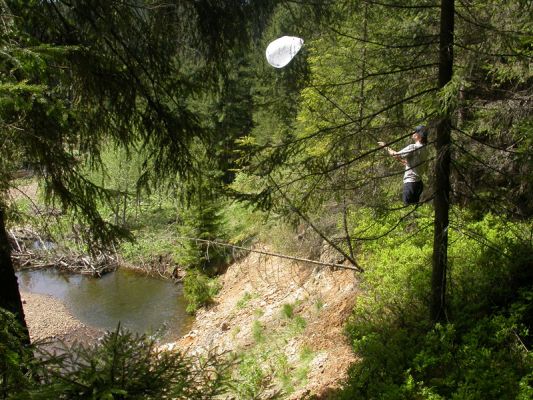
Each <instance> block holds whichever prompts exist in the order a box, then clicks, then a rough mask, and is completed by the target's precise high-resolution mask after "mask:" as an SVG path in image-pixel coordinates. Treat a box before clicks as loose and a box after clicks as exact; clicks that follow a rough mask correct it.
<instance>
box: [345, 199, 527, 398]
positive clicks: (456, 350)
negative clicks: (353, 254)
mask: <svg viewBox="0 0 533 400" xmlns="http://www.w3.org/2000/svg"><path fill="white" fill-rule="evenodd" d="M419 212H420V214H419V216H418V218H417V219H416V220H414V221H402V222H401V223H400V224H399V225H398V227H397V228H396V231H394V230H393V232H392V233H391V234H389V235H388V236H387V237H385V238H384V239H383V240H380V241H379V243H378V242H373V243H368V244H365V245H364V246H363V249H362V252H363V254H365V256H366V257H365V260H364V261H365V263H366V265H365V267H366V273H365V275H364V282H363V283H362V286H363V287H364V289H365V291H364V293H363V294H362V295H361V296H360V298H359V299H358V304H357V305H356V307H355V309H354V312H353V315H352V317H351V319H350V321H349V324H348V326H347V333H348V335H349V336H350V338H351V340H352V342H353V346H354V350H355V352H356V353H357V354H358V355H359V356H360V357H361V361H359V362H357V363H355V364H354V365H353V366H352V368H351V370H350V373H349V378H348V380H347V382H346V385H345V387H344V389H343V390H342V391H340V392H339V393H338V394H337V397H338V398H341V399H344V398H345V399H353V398H361V399H482V398H483V399H485V398H486V399H489V398H490V399H516V398H529V397H528V396H530V395H531V393H532V391H533V389H532V387H533V385H532V379H531V377H532V376H533V357H532V356H531V354H530V352H529V350H528V349H529V348H530V347H531V344H532V343H533V338H532V336H531V334H530V332H531V329H532V327H533V323H532V317H531V316H532V315H533V301H532V300H533V271H532V267H531V266H532V265H533V263H532V262H531V261H532V260H533V248H532V243H531V242H530V241H529V238H528V236H527V235H524V233H526V234H527V233H528V232H529V229H527V227H524V226H522V225H521V224H519V223H509V222H505V221H504V220H503V219H501V218H497V217H494V216H492V215H487V216H486V217H485V218H484V219H482V220H479V221H472V220H471V219H469V217H468V216H467V215H462V214H460V213H456V216H455V217H456V220H455V221H453V222H452V224H455V226H456V227H460V228H458V229H455V230H453V231H451V232H450V249H449V261H450V272H449V282H450V285H449V293H448V296H449V297H448V298H449V315H448V318H449V322H448V323H447V324H443V325H435V326H434V325H432V323H431V321H430V320H429V317H428V312H427V309H428V298H429V286H430V268H431V267H430V265H431V262H430V258H429V255H430V253H431V248H430V243H428V241H429V240H430V238H431V235H429V232H428V231H427V230H429V231H430V229H427V230H426V232H424V233H423V234H420V233H418V232H419V231H417V230H413V225H416V226H415V227H416V228H418V229H420V228H421V227H423V226H424V225H425V220H426V217H427V216H426V214H427V212H428V211H427V210H424V209H423V208H422V209H420V210H419ZM365 213H366V215H365ZM358 217H359V220H358V224H359V227H360V229H365V233H366V234H368V233H369V232H370V233H372V234H374V235H379V234H381V233H383V232H386V231H387V230H388V229H390V228H392V223H393V221H394V220H396V221H398V216H397V215H392V216H388V217H385V216H384V217H379V216H375V215H372V214H371V213H370V212H369V211H368V210H367V211H363V212H361V213H360V214H359V215H358ZM376 218H378V219H379V222H377V223H376ZM525 228H526V229H525ZM372 231H373V232H372ZM396 232H398V234H397V233H396ZM408 232H410V233H411V235H410V236H406V233H408ZM412 232H414V233H412ZM402 235H403V236H404V237H401V236H402Z"/></svg>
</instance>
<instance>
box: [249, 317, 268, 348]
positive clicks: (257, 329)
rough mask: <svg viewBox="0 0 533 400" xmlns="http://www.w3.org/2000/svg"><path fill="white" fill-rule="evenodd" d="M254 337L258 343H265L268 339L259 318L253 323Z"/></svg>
mask: <svg viewBox="0 0 533 400" xmlns="http://www.w3.org/2000/svg"><path fill="white" fill-rule="evenodd" d="M252 337H253V338H254V341H255V342H256V343H263V342H264V341H265V339H266V336H265V328H264V326H263V324H261V322H260V321H259V320H257V319H256V320H255V321H254V323H253V325H252Z"/></svg>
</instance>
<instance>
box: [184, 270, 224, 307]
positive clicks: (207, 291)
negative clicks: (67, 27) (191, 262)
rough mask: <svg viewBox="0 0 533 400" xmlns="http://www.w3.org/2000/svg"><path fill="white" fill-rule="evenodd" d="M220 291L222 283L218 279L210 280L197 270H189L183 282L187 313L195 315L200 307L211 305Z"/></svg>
mask: <svg viewBox="0 0 533 400" xmlns="http://www.w3.org/2000/svg"><path fill="white" fill-rule="evenodd" d="M219 290H220V283H219V282H218V280H217V279H216V278H209V277H208V276H207V275H205V274H203V273H202V272H200V271H198V270H196V269H190V270H188V271H187V274H186V275H185V278H184V280H183V295H184V296H185V299H186V300H187V312H189V313H191V314H193V313H195V312H196V311H197V310H198V309H199V308H200V307H203V306H206V305H208V304H211V303H212V302H213V297H214V296H216V294H217V293H218V291H219Z"/></svg>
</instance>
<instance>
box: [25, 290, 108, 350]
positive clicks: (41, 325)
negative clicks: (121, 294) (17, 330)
mask: <svg viewBox="0 0 533 400" xmlns="http://www.w3.org/2000/svg"><path fill="white" fill-rule="evenodd" d="M21 296H22V302H23V307H24V314H25V316H26V324H27V325H28V330H29V331H30V337H31V340H32V341H36V340H53V341H55V340H59V341H63V342H65V343H67V344H70V343H73V342H75V341H77V342H82V343H86V344H88V343H91V342H93V341H94V340H96V339H97V338H98V337H100V336H101V335H102V334H103V332H102V331H100V330H98V329H95V328H93V327H90V326H87V325H85V324H83V323H82V322H80V321H79V320H77V319H76V318H74V317H73V316H72V315H71V314H70V312H69V311H68V309H67V308H66V307H65V305H64V304H63V303H62V302H61V301H60V300H58V299H56V298H54V297H52V296H47V295H42V294H36V293H29V292H23V293H21Z"/></svg>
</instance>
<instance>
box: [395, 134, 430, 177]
mask: <svg viewBox="0 0 533 400" xmlns="http://www.w3.org/2000/svg"><path fill="white" fill-rule="evenodd" d="M396 155H398V156H400V157H401V158H402V159H404V160H405V161H406V164H405V173H404V174H403V182H404V183H406V182H418V181H420V180H422V172H423V169H424V167H425V164H426V159H427V148H426V146H425V145H423V144H422V143H420V142H417V143H414V144H410V145H409V146H407V147H404V148H403V149H401V150H400V151H398V152H397V153H396Z"/></svg>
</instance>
